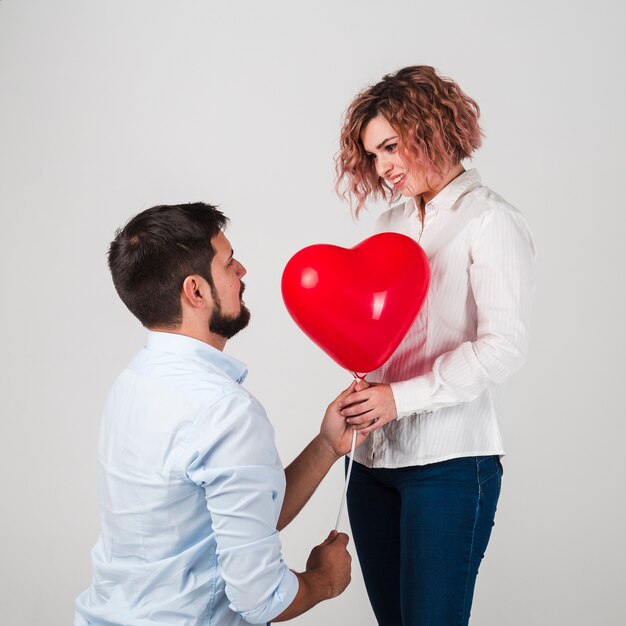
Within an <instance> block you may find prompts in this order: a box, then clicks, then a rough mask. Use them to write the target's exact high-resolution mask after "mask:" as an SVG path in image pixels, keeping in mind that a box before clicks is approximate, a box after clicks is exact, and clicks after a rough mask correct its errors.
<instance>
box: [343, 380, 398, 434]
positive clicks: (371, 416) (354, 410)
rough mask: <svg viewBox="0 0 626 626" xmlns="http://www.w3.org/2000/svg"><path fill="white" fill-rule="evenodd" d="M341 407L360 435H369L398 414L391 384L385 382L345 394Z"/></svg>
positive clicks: (349, 422)
mask: <svg viewBox="0 0 626 626" xmlns="http://www.w3.org/2000/svg"><path fill="white" fill-rule="evenodd" d="M339 408H340V409H341V415H343V416H344V417H345V418H347V419H346V422H348V424H350V425H351V426H353V427H354V429H355V430H358V431H359V434H360V435H368V434H369V433H371V432H373V431H375V430H378V429H379V428H381V427H382V426H384V425H385V424H386V423H387V422H391V421H392V420H395V419H396V417H397V416H398V411H397V409H396V401H395V399H394V397H393V392H392V391H391V386H390V385H388V384H383V383H370V386H369V387H367V389H363V390H360V391H356V390H355V391H354V392H352V393H350V394H348V395H346V396H344V397H343V398H341V399H340V401H339Z"/></svg>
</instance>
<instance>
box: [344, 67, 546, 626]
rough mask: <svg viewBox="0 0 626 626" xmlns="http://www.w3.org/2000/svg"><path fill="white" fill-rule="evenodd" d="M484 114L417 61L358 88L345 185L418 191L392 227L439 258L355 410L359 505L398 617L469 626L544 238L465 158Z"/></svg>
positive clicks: (388, 193) (392, 620) (387, 226)
mask: <svg viewBox="0 0 626 626" xmlns="http://www.w3.org/2000/svg"><path fill="white" fill-rule="evenodd" d="M479 112H480V110H479V107H478V105H477V104H476V102H474V100H472V99H471V98H469V97H468V96H467V95H466V94H465V93H463V91H462V90H461V89H460V87H459V86H458V85H457V84H456V83H454V82H453V81H452V80H449V79H447V78H443V77H441V76H439V75H438V74H437V73H436V71H435V70H434V69H433V68H432V67H428V66H415V67H407V68H404V69H402V70H400V71H399V72H397V73H396V74H392V75H388V76H385V77H384V78H383V79H382V81H380V82H379V83H378V84H376V85H374V86H372V87H369V88H368V89H365V90H364V91H363V92H361V93H360V94H358V95H357V97H356V98H355V99H354V101H353V102H352V104H351V105H350V107H349V108H348V111H347V113H346V116H345V121H344V125H343V129H342V131H341V145H340V150H339V153H338V155H337V174H338V183H337V185H338V189H340V188H341V187H344V189H345V194H346V195H348V196H350V198H351V199H352V200H355V201H356V213H357V215H358V213H359V211H360V210H361V209H362V208H363V206H364V204H365V202H366V201H367V200H368V199H369V198H370V197H377V196H382V197H385V198H386V199H387V200H389V202H390V203H392V202H393V201H395V200H396V199H398V198H399V197H400V196H403V197H404V199H405V201H404V202H403V203H400V204H397V205H396V206H393V207H392V208H391V209H389V210H388V211H387V212H385V213H384V214H383V215H382V216H381V217H380V218H379V220H378V223H377V230H378V231H393V232H399V233H404V234H406V235H409V236H411V237H413V238H414V239H415V240H416V241H418V242H419V244H420V245H421V246H422V248H423V249H424V250H425V252H426V254H427V255H428V257H429V261H430V266H431V286H430V292H429V295H428V298H427V301H426V303H425V305H424V307H423V309H422V311H421V313H420V314H419V315H418V317H417V319H416V321H415V323H414V324H413V326H412V327H411V329H410V330H409V332H408V333H407V335H406V337H405V339H404V341H403V342H402V344H401V345H400V346H399V347H398V349H397V350H396V352H395V353H394V354H393V356H392V357H391V358H390V359H389V361H388V362H387V363H385V365H384V366H383V367H381V368H380V369H379V370H378V371H376V372H373V373H371V374H370V375H369V376H368V379H369V380H370V381H372V383H373V384H371V386H370V387H368V388H366V389H363V390H361V391H357V392H355V393H353V394H352V395H351V396H349V397H348V398H346V400H345V402H344V405H343V411H342V413H343V415H344V416H345V417H346V418H347V421H348V422H349V423H350V424H352V425H353V426H354V427H355V428H356V429H358V430H360V432H361V433H363V434H369V436H368V437H367V439H366V441H365V442H364V443H363V444H362V445H361V447H360V448H359V449H358V450H357V452H356V454H355V463H354V467H353V473H352V478H351V482H350V486H349V492H348V510H349V514H350V523H351V526H352V531H353V534H354V541H355V545H356V549H357V553H358V556H359V561H360V563H361V567H362V570H363V576H364V579H365V584H366V587H367V593H368V595H369V598H370V601H371V604H372V607H373V610H374V613H375V614H376V618H377V620H378V622H379V624H383V625H389V626H398V625H400V624H402V625H404V626H407V625H419V626H424V625H428V626H444V625H445V626H448V625H450V626H452V625H455V626H456V625H463V624H468V622H469V615H470V608H471V604H472V597H473V592H474V584H475V581H476V575H477V573H478V567H479V564H480V561H481V559H482V557H483V555H484V552H485V550H486V548H487V543H488V541H489V535H490V533H491V528H492V526H493V523H494V516H495V512H496V504H497V501H498V496H499V494H500V481H501V476H502V466H501V465H500V456H502V455H503V454H504V450H503V447H502V441H501V437H500V431H499V428H498V422H497V405H496V399H497V392H498V386H499V385H500V384H501V383H502V382H503V381H504V380H505V379H506V378H507V377H508V376H509V375H510V374H512V373H513V372H514V371H515V370H517V369H518V368H519V367H520V366H521V365H522V363H523V362H524V360H525V357H526V353H527V348H528V324H529V316H530V301H531V295H532V291H533V267H534V245H533V241H532V236H531V234H530V231H529V229H528V226H527V224H526V221H525V219H524V217H523V216H522V215H521V214H520V213H519V211H517V210H516V209H515V208H514V207H512V206H511V205H510V204H508V203H507V202H506V201H505V200H503V199H502V198H501V197H500V196H498V195H497V194H495V193H494V192H492V191H491V190H490V189H488V188H487V187H485V186H483V185H482V183H481V180H480V177H479V175H478V173H477V171H476V170H468V171H466V170H465V168H464V167H463V164H462V161H463V160H464V159H467V158H469V157H470V156H471V155H472V153H473V152H474V150H475V149H476V148H478V147H479V146H480V143H481V131H480V127H479V125H478V118H479ZM382 262H384V261H382Z"/></svg>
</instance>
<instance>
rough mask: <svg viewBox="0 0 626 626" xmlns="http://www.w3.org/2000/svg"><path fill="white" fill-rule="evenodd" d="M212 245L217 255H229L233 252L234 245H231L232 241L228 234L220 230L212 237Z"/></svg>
mask: <svg viewBox="0 0 626 626" xmlns="http://www.w3.org/2000/svg"><path fill="white" fill-rule="evenodd" d="M211 245H212V246H213V249H214V250H215V256H226V257H229V256H230V255H231V252H232V246H231V245H230V241H228V238H227V237H226V235H225V234H224V233H223V232H222V231H220V232H219V233H217V235H215V236H214V237H213V239H211Z"/></svg>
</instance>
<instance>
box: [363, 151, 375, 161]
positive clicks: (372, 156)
mask: <svg viewBox="0 0 626 626" xmlns="http://www.w3.org/2000/svg"><path fill="white" fill-rule="evenodd" d="M365 156H366V157H367V158H368V159H369V160H370V161H373V160H374V159H376V155H375V154H372V153H371V152H366V153H365Z"/></svg>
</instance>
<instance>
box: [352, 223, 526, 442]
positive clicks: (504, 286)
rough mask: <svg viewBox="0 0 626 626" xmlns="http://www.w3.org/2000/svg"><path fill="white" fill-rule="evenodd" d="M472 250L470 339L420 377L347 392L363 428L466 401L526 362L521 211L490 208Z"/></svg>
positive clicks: (356, 421)
mask: <svg viewBox="0 0 626 626" xmlns="http://www.w3.org/2000/svg"><path fill="white" fill-rule="evenodd" d="M470 252H471V265H470V268H469V279H470V284H471V289H472V294H473V296H474V300H475V302H476V309H477V335H476V340H475V341H467V342H464V343H462V344H461V345H459V346H457V348H455V349H454V350H451V351H449V352H445V353H444V354H441V355H440V356H439V357H437V359H435V361H434V363H433V367H432V369H431V371H430V372H428V373H426V374H424V375H422V376H417V377H415V378H412V379H409V380H406V381H402V382H394V383H391V384H390V385H389V384H378V385H372V386H371V387H370V388H369V389H366V390H364V391H360V392H357V393H353V394H351V395H350V396H348V397H347V398H346V399H345V400H344V401H343V407H344V408H343V409H342V415H344V417H347V418H349V419H348V422H349V423H350V424H352V425H354V426H356V427H357V428H359V429H360V430H361V432H362V433H363V434H366V433H368V432H371V431H372V430H376V429H377V428H380V427H381V426H383V425H384V424H385V423H387V422H388V421H391V420H393V419H396V418H398V417H399V418H402V417H405V416H407V415H410V414H412V413H416V412H422V411H435V410H437V409H440V408H443V407H447V406H453V405H455V404H459V403H462V402H470V401H471V400H474V399H475V398H476V397H477V396H479V395H480V394H481V393H482V392H483V391H484V390H485V389H486V388H487V387H489V386H491V385H497V384H500V383H502V382H503V381H504V380H505V379H506V378H508V377H509V376H510V375H511V374H513V373H514V372H515V371H516V370H518V369H519V368H520V367H521V366H522V364H523V363H524V361H525V359H526V355H527V352H528V343H529V331H528V329H529V322H530V308H531V299H532V293H533V290H534V265H535V248H534V244H533V240H532V235H531V234H530V231H529V229H528V227H527V225H526V221H525V219H524V217H523V216H522V215H521V214H520V213H517V212H514V211H490V212H489V213H487V214H486V215H485V218H484V220H483V223H482V225H481V228H480V229H479V232H478V234H477V237H476V240H475V241H474V243H473V245H472V248H471V251H470ZM376 418H377V421H376V422H373V421H372V420H374V419H376Z"/></svg>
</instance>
